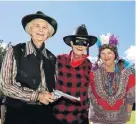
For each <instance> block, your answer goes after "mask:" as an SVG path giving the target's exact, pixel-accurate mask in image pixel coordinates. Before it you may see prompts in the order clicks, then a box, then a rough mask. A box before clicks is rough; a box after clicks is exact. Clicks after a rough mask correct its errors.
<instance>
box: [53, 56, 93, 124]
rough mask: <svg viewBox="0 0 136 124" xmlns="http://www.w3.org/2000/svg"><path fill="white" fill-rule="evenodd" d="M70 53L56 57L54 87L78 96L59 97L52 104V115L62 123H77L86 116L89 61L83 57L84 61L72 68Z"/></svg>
mask: <svg viewBox="0 0 136 124" xmlns="http://www.w3.org/2000/svg"><path fill="white" fill-rule="evenodd" d="M70 63H71V54H69V55H68V54H64V55H59V56H58V57H57V83H56V89H58V90H61V91H63V92H64V93H67V94H69V95H72V96H75V97H80V102H79V101H73V100H70V99H66V98H61V99H59V100H58V101H57V103H56V105H55V106H54V109H53V111H54V115H55V116H56V118H57V119H58V120H60V121H61V122H62V123H63V124H78V123H81V122H82V121H83V120H84V119H86V118H88V108H89V106H88V85H89V74H90V69H91V62H90V61H89V60H88V59H87V58H85V59H84V62H83V63H82V64H81V65H79V66H77V67H75V68H73V67H72V66H71V64H70Z"/></svg>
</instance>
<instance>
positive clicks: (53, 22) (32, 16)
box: [22, 11, 57, 36]
mask: <svg viewBox="0 0 136 124" xmlns="http://www.w3.org/2000/svg"><path fill="white" fill-rule="evenodd" d="M37 18H39V19H43V20H45V21H47V22H48V23H49V24H50V25H51V26H52V27H53V28H54V33H53V35H54V34H55V33H56V31H57V22H56V20H55V19H53V18H51V17H49V16H47V15H45V14H44V13H43V12H41V11H37V13H35V14H29V15H26V16H24V17H23V18H22V25H23V28H24V29H25V27H26V25H27V23H29V22H30V21H32V20H33V19H37ZM53 35H52V36H53Z"/></svg>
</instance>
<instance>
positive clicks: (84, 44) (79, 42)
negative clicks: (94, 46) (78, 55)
mask: <svg viewBox="0 0 136 124" xmlns="http://www.w3.org/2000/svg"><path fill="white" fill-rule="evenodd" d="M73 45H78V46H85V47H87V46H88V42H87V41H86V40H75V41H73Z"/></svg>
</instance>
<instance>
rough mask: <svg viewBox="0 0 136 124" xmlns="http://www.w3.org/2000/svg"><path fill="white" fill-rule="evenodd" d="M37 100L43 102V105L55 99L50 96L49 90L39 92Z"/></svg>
mask: <svg viewBox="0 0 136 124" xmlns="http://www.w3.org/2000/svg"><path fill="white" fill-rule="evenodd" d="M38 101H39V102H40V103H43V104H45V105H48V104H49V103H52V102H54V101H55V99H54V97H53V96H52V94H51V93H49V92H47V91H46V92H41V93H39V96H38Z"/></svg>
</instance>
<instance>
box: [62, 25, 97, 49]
mask: <svg viewBox="0 0 136 124" xmlns="http://www.w3.org/2000/svg"><path fill="white" fill-rule="evenodd" d="M76 39H83V40H86V41H88V43H89V47H90V46H93V45H94V44H95V43H96V41H97V37H95V36H91V35H88V32H87V29H86V26H85V25H84V24H82V25H81V26H79V27H78V28H77V29H76V31H75V34H74V35H68V36H65V37H64V38H63V40H64V42H65V43H66V44H67V45H69V46H71V44H70V41H73V42H74V41H75V40H76Z"/></svg>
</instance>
